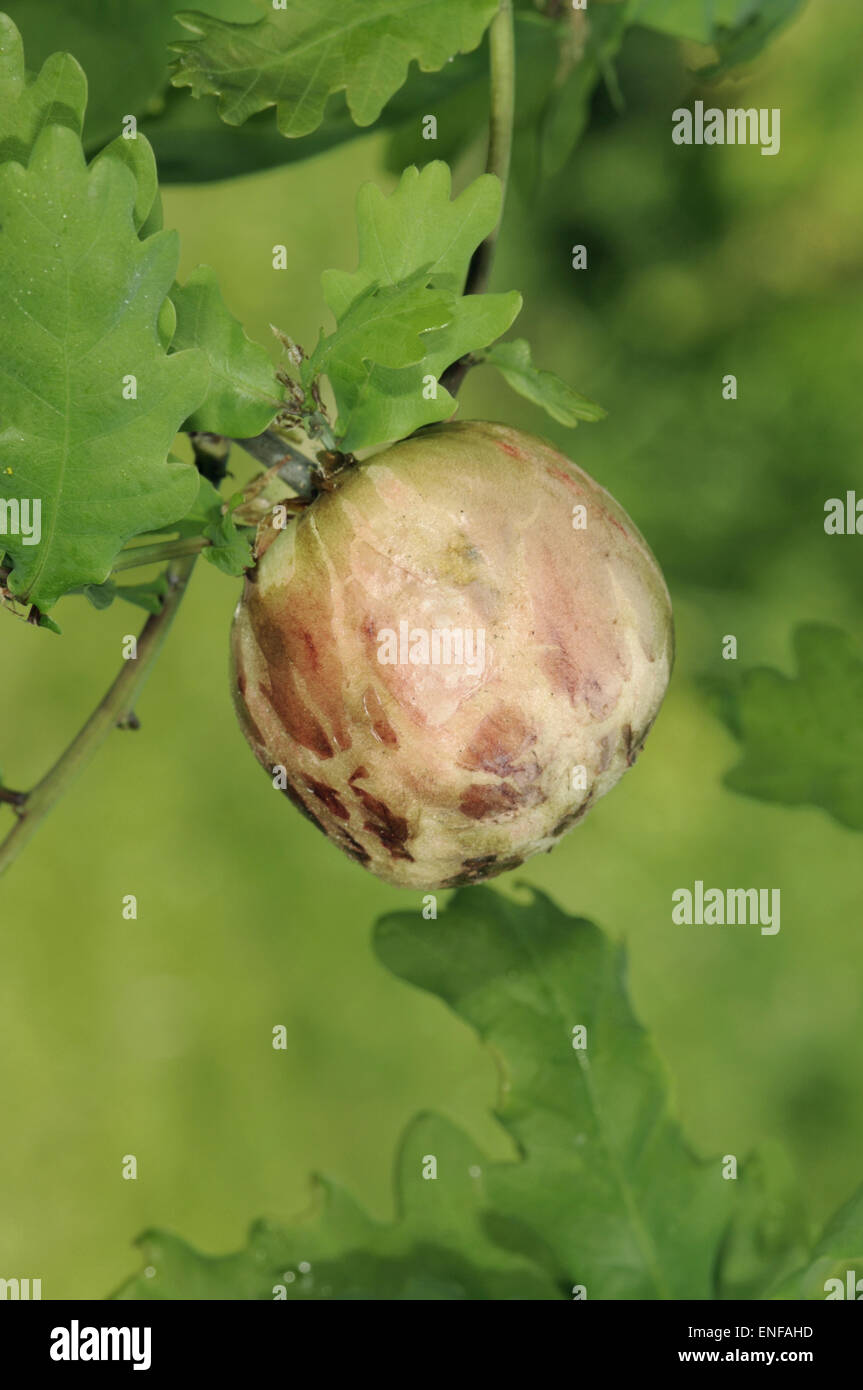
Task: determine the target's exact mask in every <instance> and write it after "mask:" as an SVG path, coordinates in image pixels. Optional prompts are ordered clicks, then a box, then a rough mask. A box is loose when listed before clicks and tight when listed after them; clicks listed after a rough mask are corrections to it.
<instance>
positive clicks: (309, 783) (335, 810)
mask: <svg viewBox="0 0 863 1390" xmlns="http://www.w3.org/2000/svg"><path fill="white" fill-rule="evenodd" d="M306 791H310V792H311V793H312V795H313V796H316V797H317V798H318V800H319V801H322V802H323V803H324V805H325V806H326V808H327V810H328V811H329V812H330V813H331V814H332V815H334V816H338V818H339V820H350V818H351V813H350V811H349V810H348V808H347V807H346V806H345V804H344V802H343V801H342V799H341V797H340V796H339V795H338V793H337V792H336V791H335V790H334V788H333V787H328V786H327V784H326V782H315V781H313V780H312V778H311V777H309V778H307V779H306Z"/></svg>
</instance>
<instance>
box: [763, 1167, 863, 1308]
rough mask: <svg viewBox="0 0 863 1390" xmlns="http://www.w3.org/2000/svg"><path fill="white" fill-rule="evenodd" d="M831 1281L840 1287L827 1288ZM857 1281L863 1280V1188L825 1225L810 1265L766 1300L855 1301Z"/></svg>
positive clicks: (776, 1288)
mask: <svg viewBox="0 0 863 1390" xmlns="http://www.w3.org/2000/svg"><path fill="white" fill-rule="evenodd" d="M849 1274H850V1275H851V1276H852V1278H850V1279H849V1277H848V1276H849ZM831 1279H832V1280H838V1281H839V1287H837V1285H836V1284H832V1285H830V1284H828V1282H827V1281H828V1280H831ZM858 1279H863V1187H860V1188H858V1190H857V1191H856V1192H855V1194H854V1196H853V1197H852V1198H851V1200H850V1201H848V1202H846V1203H845V1205H844V1206H843V1207H841V1208H840V1210H839V1211H838V1212H837V1213H836V1215H835V1216H834V1217H833V1218H832V1219H831V1220H830V1221H829V1222H828V1223H827V1227H826V1229H825V1231H824V1234H823V1235H822V1237H821V1239H820V1240H819V1241H818V1244H817V1245H816V1246H815V1249H814V1250H813V1252H812V1255H811V1257H810V1259H809V1262H808V1263H807V1264H806V1265H804V1266H803V1268H802V1269H798V1270H797V1271H796V1273H794V1274H793V1275H791V1276H790V1277H789V1278H787V1279H784V1280H782V1281H780V1283H779V1284H778V1285H777V1286H776V1287H775V1288H774V1289H773V1290H772V1291H771V1293H770V1295H769V1296H770V1297H771V1298H777V1299H788V1298H791V1299H801V1298H802V1299H807V1300H809V1301H814V1300H817V1299H826V1298H827V1297H828V1296H829V1295H832V1296H833V1298H843V1297H844V1298H848V1297H852V1298H854V1299H855V1301H857V1300H859V1297H860V1295H859V1293H858V1292H857V1290H856V1283H857V1280H858ZM852 1288H853V1292H852Z"/></svg>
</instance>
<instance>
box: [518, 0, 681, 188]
mask: <svg viewBox="0 0 863 1390" xmlns="http://www.w3.org/2000/svg"><path fill="white" fill-rule="evenodd" d="M662 3H665V0H662ZM585 22H586V29H585V39H584V50H583V52H582V53H581V54H580V55H579V56H577V57H576V59H575V61H574V62H573V63H572V66H571V67H570V70H569V72H568V73H567V74H566V76H565V77H564V79H563V81H562V82H561V83H560V85H559V86H558V87H556V88H555V89H553V91H552V93H551V96H550V98H549V101H548V105H547V108H546V111H545V113H544V116H543V121H542V132H541V138H540V151H541V159H542V169H543V173H545V174H547V175H548V174H556V173H558V172H559V171H560V170H561V169H562V168H563V167H564V165H565V164H566V163H567V162H568V160H569V158H570V156H571V155H572V153H573V151H574V149H575V147H576V145H577V144H578V142H579V140H580V139H581V137H582V135H583V134H584V131H585V128H586V126H587V123H588V120H589V118H590V101H591V97H592V96H593V92H594V88H595V87H596V85H597V83H598V82H599V80H600V78H601V77H603V76H604V77H606V79H607V80H608V79H610V77H611V73H612V71H613V69H612V63H613V60H614V57H615V55H616V54H617V52H618V50H619V48H620V45H621V44H622V42H623V39H624V35H625V33H626V27H627V25H628V24H630V23H632V0H626V3H623V4H614V5H602V6H597V5H590V6H589V7H588V10H587V12H586V21H585Z"/></svg>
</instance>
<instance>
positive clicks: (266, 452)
mask: <svg viewBox="0 0 863 1390" xmlns="http://www.w3.org/2000/svg"><path fill="white" fill-rule="evenodd" d="M234 443H235V444H239V445H240V447H241V448H242V449H245V451H246V453H247V454H251V455H252V458H255V459H257V460H258V462H259V463H262V464H263V465H264V467H265V468H275V467H276V465H277V464H278V468H279V477H280V478H283V479H284V481H285V482H286V483H287V484H288V486H289V487H292V488H293V490H294V492H295V493H296V494H297V496H298V497H302V498H305V499H306V500H307V501H311V499H312V498H313V497H314V495H315V487H314V484H313V482H312V478H313V476H314V474H315V472H316V471H317V470H316V465H315V462H314V460H313V459H310V458H308V456H307V455H306V454H304V453H303V452H302V450H301V449H298V448H297V447H296V446H295V445H293V444H290V443H288V441H287V440H286V439H283V438H282V436H281V435H280V434H277V433H276V431H275V430H264V432H263V434H258V435H255V436H254V438H253V439H235V440H234Z"/></svg>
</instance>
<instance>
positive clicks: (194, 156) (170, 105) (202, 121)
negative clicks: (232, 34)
mask: <svg viewBox="0 0 863 1390" xmlns="http://www.w3.org/2000/svg"><path fill="white" fill-rule="evenodd" d="M552 71H553V69H552ZM462 92H470V93H471V95H472V110H474V113H475V118H474V120H473V126H474V128H475V130H476V131H479V130H481V129H483V128H484V126H485V123H486V122H487V119H488V54H487V52H486V51H485V45H483V46H482V47H481V48H479V49H475V50H474V51H473V52H472V53H468V54H459V55H457V56H456V58H455V59H454V61H453V62H451V63H445V64H444V66H443V68H442V69H441V71H440V72H436V73H424V72H420V71H419V70H418V69H417V68H416V67H413V68H412V69H411V71H410V74H409V76H408V80H407V82H406V83H405V85H404V87H402V88H401V89H400V90H399V91H398V92H396V93H395V94H394V95H393V96H392V97H391V98H390V100H389V101H388V102H387V104H386V106H385V107H384V109H383V111H382V112H381V114H380V117H379V118H378V120H377V121H376V122H375V126H374V129H375V131H379V130H390V131H405V132H407V131H410V132H411V133H412V134H413V135H414V136H415V137H416V138H415V140H414V142H413V144H414V147H413V148H412V150H411V153H410V155H409V156H408V157H406V158H404V159H401V160H400V161H399V163H398V168H397V171H396V172H397V173H399V174H400V173H401V171H402V169H403V168H404V167H405V165H407V164H413V163H414V162H415V161H416V159H417V153H418V152H421V154H422V157H423V158H426V157H427V155H428V143H427V142H426V141H424V140H423V139H422V133H421V132H422V120H421V118H422V116H423V115H424V114H425V113H426V112H429V111H434V112H436V113H439V115H440V121H439V135H438V143H437V144H436V145H435V149H436V150H437V151H440V150H441V149H442V148H444V144H445V141H444V135H445V132H446V134H447V135H448V137H449V144H450V145H452V147H453V148H456V147H458V146H460V147H463V146H464V144H465V142H466V139H467V138H468V132H467V130H466V126H465V122H464V115H463V112H462V110H461V108H459V110H458V115H457V116H455V115H454V117H453V119H452V120H451V121H450V120H449V117H448V115H447V113H448V112H449V110H450V108H451V104H452V103H453V102H454V101H456V100H457V99H458V97H459V95H460V93H462ZM217 108H218V99H217V98H216V97H212V96H210V97H201V98H199V99H198V100H197V101H194V100H192V99H191V97H190V94H189V92H188V91H178V90H177V89H176V88H174V89H170V90H169V91H168V92H166V94H165V98H164V101H163V103H162V104H161V106H160V108H159V110H158V111H157V112H154V114H153V115H152V116H149V117H147V118H145V120H144V121H143V122H142V123H140V124H139V130H142V131H143V132H144V133H145V134H146V135H147V136H148V138H149V139H150V140H151V141H152V143H153V146H154V148H155V151H156V157H157V159H158V161H159V178H160V179H161V181H162V183H163V184H164V183H170V182H180V183H200V182H203V181H206V180H208V179H225V178H233V177H235V176H237V175H241V174H248V173H252V172H254V171H255V170H257V169H269V168H272V167H273V166H275V165H280V164H292V163H295V162H297V161H299V160H305V159H312V158H314V157H315V156H316V155H318V154H321V153H322V152H323V151H325V150H330V149H333V148H334V147H335V146H337V145H341V144H344V143H346V142H348V141H352V140H358V139H361V138H362V137H364V136H366V135H368V134H369V129H370V128H369V127H365V128H363V129H360V127H359V126H357V125H355V123H354V121H353V120H352V119H351V114H350V111H349V110H348V104H347V101H346V100H345V95H344V92H336V93H334V95H333V96H332V97H331V98H330V100H329V102H328V103H327V109H326V115H325V117H324V120H323V121H322V123H321V125H320V126H319V127H318V129H317V130H316V131H314V132H313V133H312V134H311V135H306V136H305V137H304V138H303V139H302V140H286V139H285V138H284V136H283V135H280V134H279V131H278V128H277V126H276V125H275V123H274V121H273V117H272V113H271V112H270V111H259V112H258V114H257V115H255V116H250V117H249V119H248V120H247V121H245V122H244V123H243V125H241V126H229V125H226V124H225V122H224V121H222V120H220V119H219V114H218V109H217ZM417 142H418V144H417ZM447 147H449V146H447Z"/></svg>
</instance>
